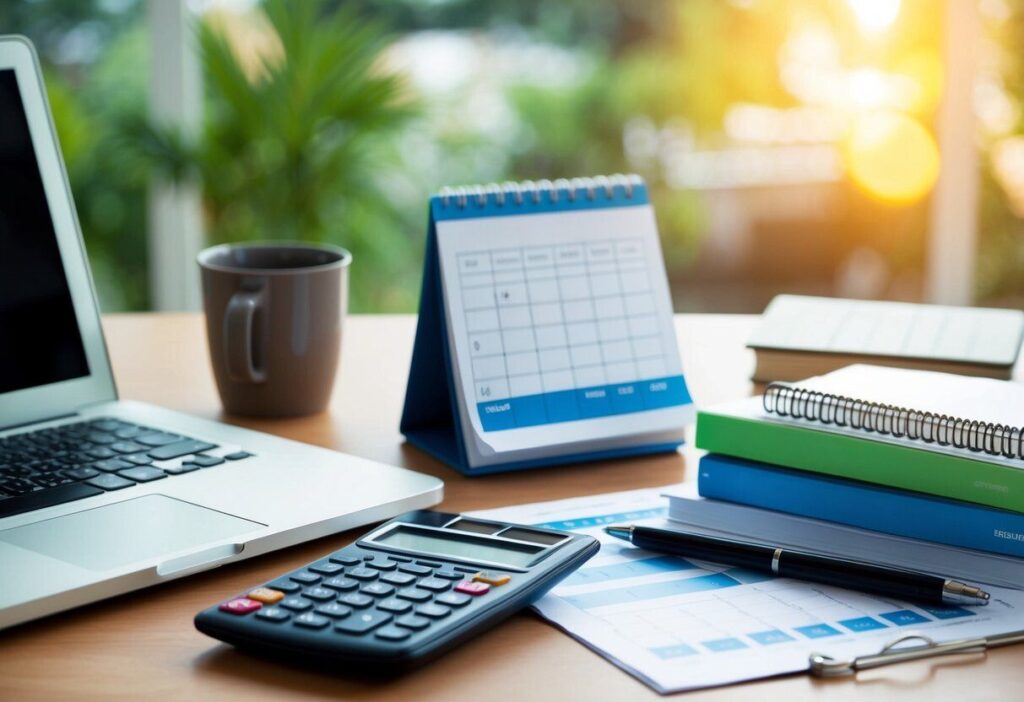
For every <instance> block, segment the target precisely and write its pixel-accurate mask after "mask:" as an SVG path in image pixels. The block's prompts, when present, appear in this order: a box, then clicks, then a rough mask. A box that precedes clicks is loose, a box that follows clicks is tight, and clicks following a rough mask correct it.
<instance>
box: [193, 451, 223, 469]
mask: <svg viewBox="0 0 1024 702" xmlns="http://www.w3.org/2000/svg"><path fill="white" fill-rule="evenodd" d="M223 462H224V459H223V458H221V457H220V456H207V455H205V454H199V455H198V456H193V457H192V463H195V464H196V465H197V466H199V467H200V468H209V467H210V466H219V465H220V464H221V463H223Z"/></svg>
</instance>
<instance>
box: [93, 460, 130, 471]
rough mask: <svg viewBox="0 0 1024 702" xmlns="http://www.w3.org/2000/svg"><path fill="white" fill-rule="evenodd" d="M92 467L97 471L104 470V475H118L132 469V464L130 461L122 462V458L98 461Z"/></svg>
mask: <svg viewBox="0 0 1024 702" xmlns="http://www.w3.org/2000/svg"><path fill="white" fill-rule="evenodd" d="M92 467H93V468H95V469H96V470H102V471H103V472H104V473H116V472H117V471H119V470H124V469H125V468H131V467H132V464H131V463H128V461H122V460H121V459H120V458H108V459H106V460H104V461H96V462H95V463H93V464H92Z"/></svg>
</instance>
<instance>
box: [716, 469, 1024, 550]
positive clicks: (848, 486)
mask: <svg viewBox="0 0 1024 702" xmlns="http://www.w3.org/2000/svg"><path fill="white" fill-rule="evenodd" d="M697 485H698V491H699V492H700V495H701V496H702V497H707V498H710V499H715V500H722V501H723V502H733V503H736V504H741V505H747V506H749V507H759V508H761V509H770V510H774V511H777V512H785V513H786V514H792V515H796V516H800V517H811V518H813V519H821V520H824V521H830V522H836V523H839V524H845V525H847V526H852V527H858V528H861V529H871V530H873V531H880V532H883V533H886V534H894V535H896V536H904V537H908V538H912V539H922V540H924V541H933V542H935V543H940V544H946V545H948V546H959V547H962V548H970V549H976V550H979V551H989V552H991V553H999V554H1003V555H1006V556H1024V514H1019V513H1016V512H1008V511H1006V510H1001V509H995V508H993V507H985V506H982V505H977V504H973V503H970V502H959V501H956V500H949V499H945V498H941V497H934V496H931V495H925V494H922V493H916V492H906V491H903V490H895V489H892V488H887V487H882V486H879V485H873V484H869V483H861V482H857V481H854V480H843V479H840V478H832V477H826V476H823V475H820V474H817V473H809V472H805V471H799V470H789V469H786V468H779V467H777V466H773V465H770V464H767V463H758V462H755V461H746V460H741V459H737V458H729V457H726V456H721V455H718V454H708V455H706V456H704V457H703V458H702V459H701V461H700V469H699V473H698V483H697Z"/></svg>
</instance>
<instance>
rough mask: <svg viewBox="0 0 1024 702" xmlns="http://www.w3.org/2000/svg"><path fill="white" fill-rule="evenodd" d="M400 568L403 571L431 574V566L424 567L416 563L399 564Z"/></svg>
mask: <svg viewBox="0 0 1024 702" xmlns="http://www.w3.org/2000/svg"><path fill="white" fill-rule="evenodd" d="M398 569H399V570H400V571H402V572H403V573H412V574H413V575H430V568H424V567H423V566H421V565H416V564H414V563H408V564H402V565H400V566H398Z"/></svg>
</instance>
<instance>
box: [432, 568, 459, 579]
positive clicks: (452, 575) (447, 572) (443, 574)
mask: <svg viewBox="0 0 1024 702" xmlns="http://www.w3.org/2000/svg"><path fill="white" fill-rule="evenodd" d="M434 577H437V578H444V579H445V580H462V579H463V578H464V577H466V576H465V574H464V573H458V572H456V571H454V570H452V569H451V568H448V567H445V568H441V569H439V570H435V571H434Z"/></svg>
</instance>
